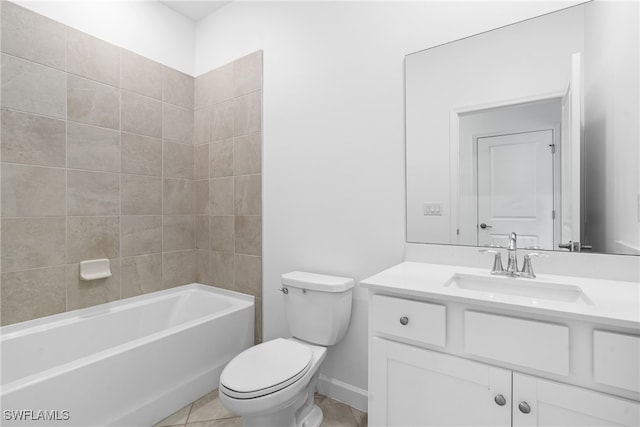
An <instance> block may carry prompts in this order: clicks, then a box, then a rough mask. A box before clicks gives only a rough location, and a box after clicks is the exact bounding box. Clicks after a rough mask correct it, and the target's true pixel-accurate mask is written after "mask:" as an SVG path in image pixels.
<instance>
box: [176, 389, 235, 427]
mask: <svg viewBox="0 0 640 427" xmlns="http://www.w3.org/2000/svg"><path fill="white" fill-rule="evenodd" d="M233 417H236V414H233V413H231V412H229V411H228V410H227V409H226V408H225V407H224V406H222V402H220V399H219V398H218V390H214V391H212V392H211V393H208V394H205V395H204V396H203V397H201V398H200V399H198V400H196V401H195V402H193V408H192V409H191V414H189V419H188V421H187V422H188V423H194V422H198V421H209V420H221V419H225V418H233Z"/></svg>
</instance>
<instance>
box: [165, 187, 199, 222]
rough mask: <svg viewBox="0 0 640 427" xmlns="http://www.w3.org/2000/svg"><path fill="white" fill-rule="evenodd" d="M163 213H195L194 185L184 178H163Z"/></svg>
mask: <svg viewBox="0 0 640 427" xmlns="http://www.w3.org/2000/svg"><path fill="white" fill-rule="evenodd" d="M163 182H164V184H163V192H164V196H163V197H164V199H163V213H164V214H165V215H187V214H193V213H195V208H196V200H195V198H196V197H195V196H196V195H195V185H194V182H193V181H190V180H185V179H164V181H163Z"/></svg>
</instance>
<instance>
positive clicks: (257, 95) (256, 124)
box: [233, 91, 262, 136]
mask: <svg viewBox="0 0 640 427" xmlns="http://www.w3.org/2000/svg"><path fill="white" fill-rule="evenodd" d="M233 110H234V120H233V135H234V136H243V135H248V134H250V133H255V132H260V129H261V127H262V91H258V92H252V93H250V94H248V95H244V96H240V97H238V98H235V99H234V106H233Z"/></svg>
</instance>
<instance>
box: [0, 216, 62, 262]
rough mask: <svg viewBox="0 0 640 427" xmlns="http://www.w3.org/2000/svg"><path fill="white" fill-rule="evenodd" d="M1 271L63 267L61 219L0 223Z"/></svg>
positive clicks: (8, 220)
mask: <svg viewBox="0 0 640 427" xmlns="http://www.w3.org/2000/svg"><path fill="white" fill-rule="evenodd" d="M0 240H1V242H2V247H1V249H2V250H0V253H1V254H2V263H1V264H2V271H3V272H10V271H18V270H27V269H30V268H40V267H49V266H54V265H61V264H64V263H65V257H64V254H65V220H64V218H12V219H9V218H4V219H2V238H1V239H0Z"/></svg>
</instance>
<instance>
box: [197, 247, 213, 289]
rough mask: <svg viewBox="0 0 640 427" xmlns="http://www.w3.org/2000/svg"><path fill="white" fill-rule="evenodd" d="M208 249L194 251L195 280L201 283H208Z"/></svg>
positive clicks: (209, 275)
mask: <svg viewBox="0 0 640 427" xmlns="http://www.w3.org/2000/svg"><path fill="white" fill-rule="evenodd" d="M209 258H210V256H209V251H196V281H197V282H198V283H202V284H203V285H208V284H209V278H210V277H211V274H210V273H209Z"/></svg>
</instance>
